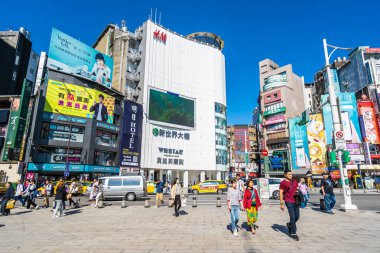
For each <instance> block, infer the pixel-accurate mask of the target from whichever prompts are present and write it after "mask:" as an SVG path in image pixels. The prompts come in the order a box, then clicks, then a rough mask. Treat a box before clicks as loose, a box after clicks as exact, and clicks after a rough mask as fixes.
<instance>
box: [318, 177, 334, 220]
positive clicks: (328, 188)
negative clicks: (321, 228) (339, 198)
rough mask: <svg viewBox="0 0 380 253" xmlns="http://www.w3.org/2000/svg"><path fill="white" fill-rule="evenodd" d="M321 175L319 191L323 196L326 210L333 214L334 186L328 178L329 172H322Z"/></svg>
mask: <svg viewBox="0 0 380 253" xmlns="http://www.w3.org/2000/svg"><path fill="white" fill-rule="evenodd" d="M322 175H323V179H322V182H321V193H322V195H323V196H324V201H325V206H326V212H327V213H329V214H334V213H333V211H332V209H333V208H334V206H335V203H336V199H335V194H334V186H333V183H332V181H331V179H329V174H328V173H327V172H324V173H322Z"/></svg>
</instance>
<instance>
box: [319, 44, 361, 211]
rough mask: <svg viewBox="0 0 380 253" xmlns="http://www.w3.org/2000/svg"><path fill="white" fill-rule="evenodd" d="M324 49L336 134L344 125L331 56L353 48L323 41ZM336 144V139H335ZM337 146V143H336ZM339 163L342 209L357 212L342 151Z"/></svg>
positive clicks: (339, 153) (339, 152)
mask: <svg viewBox="0 0 380 253" xmlns="http://www.w3.org/2000/svg"><path fill="white" fill-rule="evenodd" d="M327 47H330V48H333V50H332V51H331V52H330V54H329V53H328V49H327ZM323 49H324V53H325V65H326V72H327V83H328V91H329V97H330V105H331V114H332V120H333V126H334V133H336V132H338V131H342V125H341V122H340V117H339V109H338V104H337V97H336V95H335V90H334V85H333V83H332V81H331V73H330V57H331V55H332V54H333V53H334V52H335V51H336V50H338V49H340V50H351V48H344V47H337V46H332V45H329V44H327V43H326V39H323ZM334 136H335V134H334ZM334 142H335V139H334ZM335 145H336V143H335ZM337 158H338V161H339V171H340V179H341V181H342V189H343V195H344V204H342V205H341V208H342V209H343V210H357V209H358V208H357V206H355V205H353V204H352V201H351V190H350V187H349V186H348V185H347V184H346V182H345V179H346V175H347V169H345V168H343V163H342V150H340V149H339V150H338V157H337Z"/></svg>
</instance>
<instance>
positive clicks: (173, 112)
mask: <svg viewBox="0 0 380 253" xmlns="http://www.w3.org/2000/svg"><path fill="white" fill-rule="evenodd" d="M149 120H150V121H152V122H153V123H154V122H157V123H158V124H163V125H168V126H174V127H178V126H181V127H185V128H194V127H195V101H194V99H190V98H185V97H183V96H180V95H178V94H175V93H171V92H168V91H159V90H155V89H150V90H149Z"/></svg>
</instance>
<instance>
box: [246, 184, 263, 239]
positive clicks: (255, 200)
mask: <svg viewBox="0 0 380 253" xmlns="http://www.w3.org/2000/svg"><path fill="white" fill-rule="evenodd" d="M253 186H254V183H253V180H252V179H248V181H247V188H246V189H245V191H244V197H243V205H244V209H245V210H246V212H247V223H248V226H249V227H250V229H251V232H252V234H256V225H255V223H256V222H257V218H258V209H259V207H260V206H261V200H260V197H259V194H258V192H257V190H256V189H255V188H254V187H253Z"/></svg>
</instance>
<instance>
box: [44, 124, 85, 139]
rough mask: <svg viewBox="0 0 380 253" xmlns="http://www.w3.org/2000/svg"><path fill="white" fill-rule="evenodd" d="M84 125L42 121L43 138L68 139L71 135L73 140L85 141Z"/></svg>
mask: <svg viewBox="0 0 380 253" xmlns="http://www.w3.org/2000/svg"><path fill="white" fill-rule="evenodd" d="M83 134H84V127H81V126H71V134H70V125H61V124H55V123H48V122H43V123H42V130H41V139H49V140H57V141H68V140H69V138H70V137H69V136H71V138H70V139H71V141H73V142H83Z"/></svg>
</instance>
